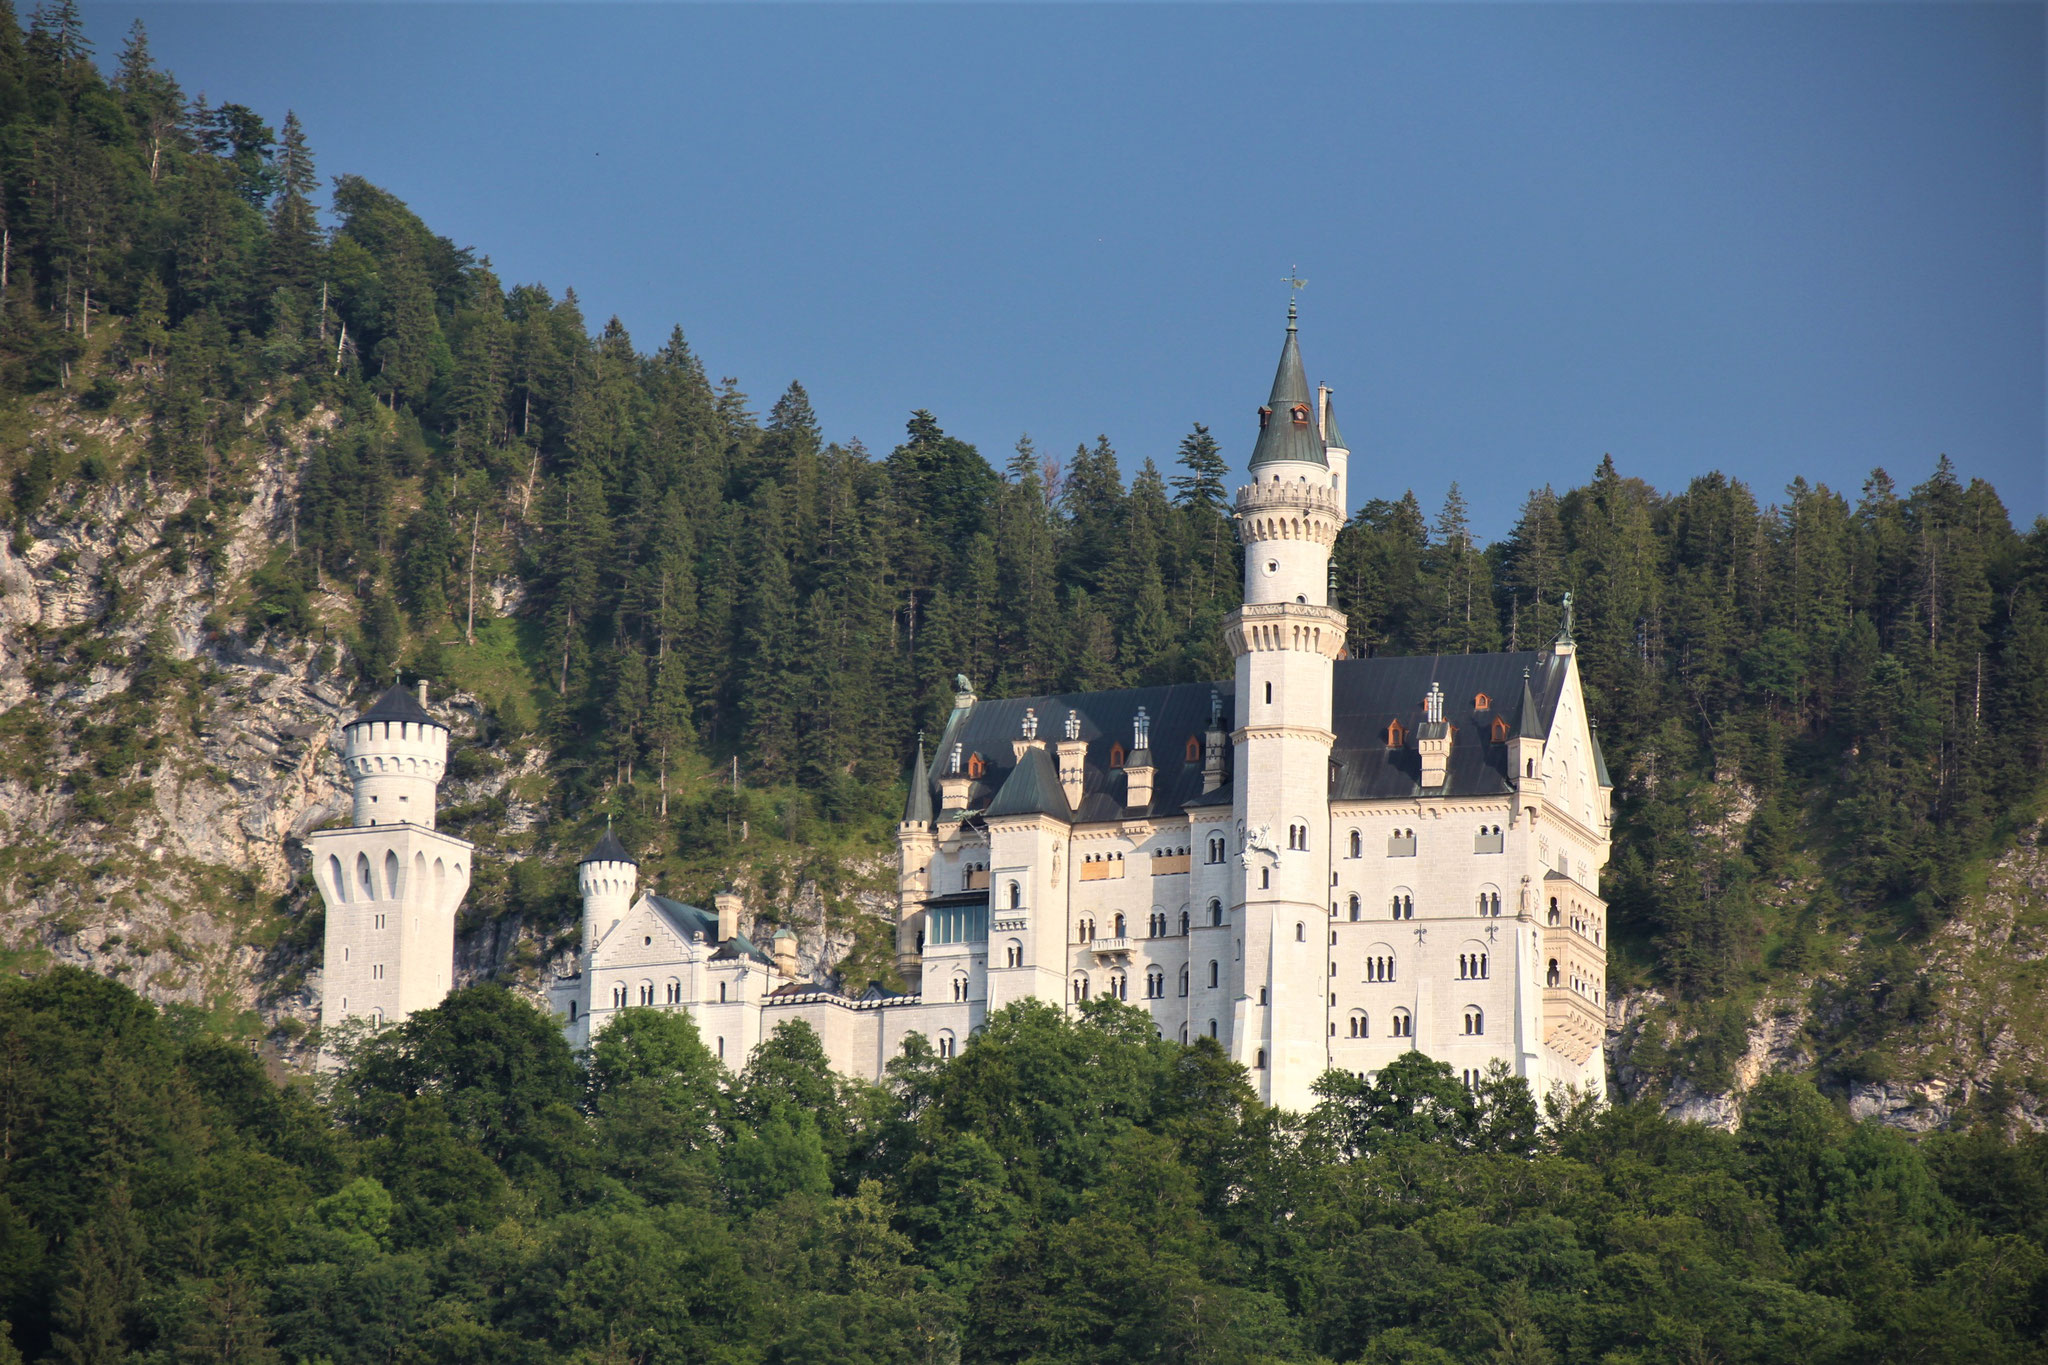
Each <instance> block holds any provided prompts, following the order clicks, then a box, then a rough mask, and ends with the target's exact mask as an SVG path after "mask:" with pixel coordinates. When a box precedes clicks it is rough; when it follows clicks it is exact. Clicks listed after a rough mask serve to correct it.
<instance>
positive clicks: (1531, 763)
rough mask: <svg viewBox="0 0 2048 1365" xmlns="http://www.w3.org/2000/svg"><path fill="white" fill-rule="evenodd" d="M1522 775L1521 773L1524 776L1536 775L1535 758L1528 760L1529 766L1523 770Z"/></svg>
mask: <svg viewBox="0 0 2048 1365" xmlns="http://www.w3.org/2000/svg"><path fill="white" fill-rule="evenodd" d="M1522 775H1523V776H1524V777H1534V776H1536V760H1535V759H1533V758H1532V759H1530V760H1529V766H1528V768H1527V770H1526V771H1524V772H1523V774H1522Z"/></svg>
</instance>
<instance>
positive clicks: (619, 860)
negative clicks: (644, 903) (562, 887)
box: [576, 822, 640, 962]
mask: <svg viewBox="0 0 2048 1365" xmlns="http://www.w3.org/2000/svg"><path fill="white" fill-rule="evenodd" d="M639 883H640V864H639V863H637V862H635V861H634V859H633V855H632V854H630V853H628V852H626V846H625V845H624V844H622V843H620V842H619V836H618V835H616V834H614V833H612V827H611V824H610V823H609V822H607V823H606V824H605V827H604V837H603V838H602V839H599V840H598V841H597V846H596V847H595V848H593V849H591V850H590V852H588V853H586V854H584V855H583V861H582V862H580V863H578V864H576V890H577V891H578V892H580V893H581V894H582V896H583V954H584V957H585V960H586V962H587V960H588V958H589V956H590V954H591V953H592V952H594V951H595V950H596V948H597V941H598V939H599V938H601V937H602V936H603V935H604V934H605V933H606V932H608V931H609V930H610V929H611V927H612V926H613V925H614V924H617V923H618V922H619V921H620V920H622V919H624V918H625V917H626V910H627V907H629V906H631V905H632V903H633V892H634V891H635V890H636V889H637V888H638V886H639Z"/></svg>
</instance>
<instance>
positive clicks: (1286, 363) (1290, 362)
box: [1251, 303, 1330, 469]
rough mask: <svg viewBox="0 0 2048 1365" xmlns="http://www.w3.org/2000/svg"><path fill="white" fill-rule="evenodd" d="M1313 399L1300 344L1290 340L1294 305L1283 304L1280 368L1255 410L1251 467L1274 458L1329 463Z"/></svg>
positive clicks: (1292, 328) (1267, 462) (1292, 335)
mask: <svg viewBox="0 0 2048 1365" xmlns="http://www.w3.org/2000/svg"><path fill="white" fill-rule="evenodd" d="M1315 404H1316V400H1315V395H1314V394H1311V393H1310V392H1309V390H1308V378H1307V376H1306V375H1304V374H1303V373H1302V369H1301V347H1300V346H1298V345H1297V344H1295V340H1294V305H1293V304H1292V303H1289V304H1288V305H1287V343H1286V345H1284V346H1282V347H1281V348H1280V368H1279V370H1278V371H1276V372H1275V373H1274V375H1273V396H1272V397H1271V398H1268V399H1267V400H1266V406H1265V407H1264V408H1263V409H1261V410H1260V413H1259V443H1258V444H1257V445H1255V446H1253V447H1252V459H1251V467H1252V468H1254V469H1256V468H1257V467H1258V466H1260V465H1262V464H1272V463H1273V462H1274V461H1276V460H1294V461H1298V462H1300V463H1302V464H1319V465H1327V464H1329V462H1330V461H1329V458H1328V457H1327V456H1325V455H1324V454H1323V438H1322V437H1321V436H1320V435H1319V434H1318V433H1317V432H1316V406H1315Z"/></svg>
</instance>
